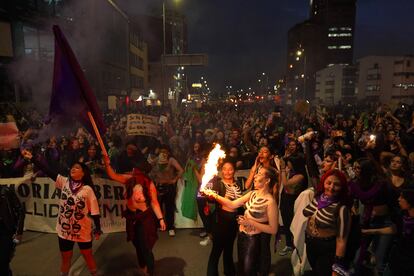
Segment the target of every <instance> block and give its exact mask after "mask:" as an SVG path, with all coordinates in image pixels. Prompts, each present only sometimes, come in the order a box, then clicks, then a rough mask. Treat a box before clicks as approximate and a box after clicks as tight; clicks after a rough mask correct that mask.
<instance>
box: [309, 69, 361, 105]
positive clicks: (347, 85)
mask: <svg viewBox="0 0 414 276" xmlns="http://www.w3.org/2000/svg"><path fill="white" fill-rule="evenodd" d="M355 83H356V68H355V66H352V65H340V64H337V65H333V66H330V67H326V68H324V69H322V70H319V71H317V72H316V86H315V102H316V103H318V104H323V105H326V106H332V105H337V104H341V103H342V104H352V103H354V102H355V100H356V97H355Z"/></svg>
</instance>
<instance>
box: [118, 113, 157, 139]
mask: <svg viewBox="0 0 414 276" xmlns="http://www.w3.org/2000/svg"><path fill="white" fill-rule="evenodd" d="M158 130H159V126H158V117H155V116H148V115H144V114H129V115H128V119H127V126H126V131H127V134H128V135H143V136H153V137H157V136H158Z"/></svg>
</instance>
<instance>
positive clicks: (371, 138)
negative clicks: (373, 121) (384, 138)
mask: <svg viewBox="0 0 414 276" xmlns="http://www.w3.org/2000/svg"><path fill="white" fill-rule="evenodd" d="M375 138H377V136H376V135H374V134H371V135H370V136H369V140H371V141H375Z"/></svg>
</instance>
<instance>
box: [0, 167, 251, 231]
mask: <svg viewBox="0 0 414 276" xmlns="http://www.w3.org/2000/svg"><path fill="white" fill-rule="evenodd" d="M249 172H250V171H249V170H239V171H236V173H235V178H236V179H237V180H238V181H241V183H242V185H243V186H244V182H245V181H246V179H247V177H248V175H249ZM30 177H31V175H27V176H25V177H20V178H0V185H7V186H9V187H11V188H13V189H14V190H15V191H16V194H17V196H18V198H19V199H20V202H21V203H22V204H23V206H24V208H25V210H26V218H25V224H24V227H25V230H31V231H38V232H45V233H56V230H55V228H56V220H57V217H58V215H59V198H60V195H61V190H59V189H56V188H55V182H54V181H53V180H52V179H50V178H46V177H37V178H36V179H35V180H34V181H32V180H31V178H30ZM93 183H94V187H93V189H94V191H95V195H96V197H97V199H98V203H99V206H100V215H101V226H102V231H103V232H104V233H114V232H123V231H125V219H123V218H122V211H123V210H125V208H126V202H125V198H124V186H123V185H122V184H120V183H118V182H116V181H112V180H109V179H104V178H93ZM183 187H184V181H183V180H180V181H179V182H178V187H177V198H176V206H177V212H176V214H175V226H176V227H177V228H199V227H202V226H203V224H202V222H201V219H200V217H199V216H197V220H195V221H194V220H191V219H188V218H185V217H183V215H182V214H181V208H180V207H181V204H182V202H181V201H182V192H183ZM194 200H196V197H194Z"/></svg>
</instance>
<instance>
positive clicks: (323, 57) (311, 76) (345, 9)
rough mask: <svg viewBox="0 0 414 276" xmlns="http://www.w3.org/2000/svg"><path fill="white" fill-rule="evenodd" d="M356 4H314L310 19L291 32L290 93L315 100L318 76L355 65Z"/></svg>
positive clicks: (337, 0)
mask: <svg viewBox="0 0 414 276" xmlns="http://www.w3.org/2000/svg"><path fill="white" fill-rule="evenodd" d="M355 14H356V0H311V1H310V9H309V19H307V20H305V21H304V22H301V23H299V24H296V25H295V26H293V27H292V28H291V29H290V30H289V31H288V46H287V69H286V71H287V73H286V81H287V83H286V89H287V90H286V93H287V96H288V98H290V99H291V101H292V102H295V101H296V100H298V99H310V100H312V99H313V98H314V97H315V76H316V75H315V73H316V71H318V70H321V69H323V68H325V67H327V66H332V65H335V64H342V65H350V64H352V63H353V50H354V32H355Z"/></svg>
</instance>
